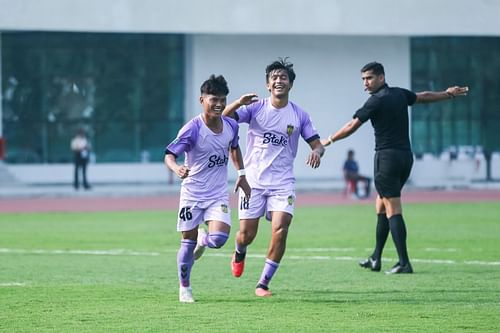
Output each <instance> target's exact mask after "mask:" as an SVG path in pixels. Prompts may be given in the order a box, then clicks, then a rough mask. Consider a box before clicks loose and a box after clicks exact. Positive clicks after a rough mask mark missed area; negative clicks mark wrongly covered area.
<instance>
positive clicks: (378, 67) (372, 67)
mask: <svg viewBox="0 0 500 333" xmlns="http://www.w3.org/2000/svg"><path fill="white" fill-rule="evenodd" d="M367 71H372V72H373V74H375V75H380V74H383V75H385V71H384V66H382V64H381V63H379V62H376V61H372V62H370V63H368V64H366V65H364V66H363V68H361V73H363V72H367Z"/></svg>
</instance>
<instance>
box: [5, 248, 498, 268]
mask: <svg viewBox="0 0 500 333" xmlns="http://www.w3.org/2000/svg"><path fill="white" fill-rule="evenodd" d="M348 249H349V251H351V250H353V251H354V249H351V248H330V249H328V248H309V249H302V251H301V250H300V249H290V251H289V252H328V251H327V250H330V251H331V252H348V251H347V250H348ZM166 252H168V253H171V252H177V250H167V251H166ZM2 253H4V254H48V255H57V254H63V255H64V254H80V255H102V256H159V255H161V254H162V253H160V252H145V251H131V250H125V249H111V250H43V249H33V250H27V249H7V248H0V254H2ZM231 253H232V251H224V250H223V251H219V252H218V253H207V254H206V255H207V256H210V257H229V256H231ZM247 257H248V258H259V259H264V258H265V257H266V255H265V254H258V253H257V254H255V253H249V254H247ZM285 258H287V259H291V260H336V261H357V260H360V257H353V256H300V255H288V256H286V257H285ZM384 261H389V262H391V261H394V262H395V261H396V259H395V258H387V257H385V258H384ZM411 261H412V262H418V263H425V264H449V265H456V264H465V265H483V266H500V261H479V260H464V261H462V262H460V261H456V260H451V259H418V258H412V259H411Z"/></svg>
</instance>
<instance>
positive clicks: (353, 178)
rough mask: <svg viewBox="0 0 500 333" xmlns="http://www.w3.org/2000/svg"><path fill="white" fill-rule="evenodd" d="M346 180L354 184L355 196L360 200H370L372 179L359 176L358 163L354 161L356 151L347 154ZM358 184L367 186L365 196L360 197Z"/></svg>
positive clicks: (345, 163)
mask: <svg viewBox="0 0 500 333" xmlns="http://www.w3.org/2000/svg"><path fill="white" fill-rule="evenodd" d="M343 170H344V179H345V180H346V182H347V183H348V186H350V184H353V186H354V189H353V190H354V194H355V195H356V197H358V198H368V197H370V183H371V178H369V177H365V176H362V175H360V174H359V166H358V162H356V161H355V160H354V150H352V149H351V150H349V151H348V152H347V160H346V161H345V162H344V168H343ZM358 182H363V183H364V184H365V192H364V196H360V194H359V191H358Z"/></svg>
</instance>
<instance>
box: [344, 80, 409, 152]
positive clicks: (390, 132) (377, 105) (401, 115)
mask: <svg viewBox="0 0 500 333" xmlns="http://www.w3.org/2000/svg"><path fill="white" fill-rule="evenodd" d="M416 100H417V95H415V93H414V92H412V91H409V90H407V89H403V88H397V87H395V88H392V87H389V86H388V85H387V84H384V85H383V86H382V87H381V88H380V89H379V90H378V91H376V92H375V93H373V94H372V95H371V96H370V98H368V100H367V101H366V102H365V104H364V105H363V107H361V109H359V110H358V111H356V113H355V114H354V116H353V118H358V119H359V120H360V121H361V122H363V123H364V122H365V121H367V120H368V119H370V121H371V123H372V126H373V129H374V130H375V150H382V149H401V150H411V146H410V135H409V130H408V126H409V125H408V105H413V104H414V103H415V101H416Z"/></svg>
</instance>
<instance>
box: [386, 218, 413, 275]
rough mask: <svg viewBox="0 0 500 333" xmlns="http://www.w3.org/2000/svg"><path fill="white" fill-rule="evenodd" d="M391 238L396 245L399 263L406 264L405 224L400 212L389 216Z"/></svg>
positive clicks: (407, 259) (407, 260)
mask: <svg viewBox="0 0 500 333" xmlns="http://www.w3.org/2000/svg"><path fill="white" fill-rule="evenodd" d="M389 227H390V229H391V235H392V240H393V241H394V245H395V246H396V250H397V251H398V256H399V264H400V265H401V266H404V265H406V264H407V263H408V262H409V258H408V250H407V248H406V226H405V221H404V220H403V216H402V215H401V214H398V215H393V216H391V217H390V218H389Z"/></svg>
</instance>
